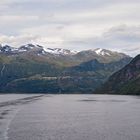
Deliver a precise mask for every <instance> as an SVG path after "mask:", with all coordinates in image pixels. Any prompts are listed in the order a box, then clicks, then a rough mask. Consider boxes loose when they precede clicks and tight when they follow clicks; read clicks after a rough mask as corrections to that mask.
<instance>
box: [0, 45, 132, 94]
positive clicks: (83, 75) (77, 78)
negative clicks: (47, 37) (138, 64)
mask: <svg viewBox="0 0 140 140" xmlns="http://www.w3.org/2000/svg"><path fill="white" fill-rule="evenodd" d="M131 59H132V58H131V57H129V56H128V55H126V54H123V53H118V52H113V51H110V50H106V49H100V48H97V49H94V50H85V51H80V52H76V51H71V50H68V49H62V48H45V47H43V46H40V45H34V44H27V45H22V46H20V47H19V48H14V47H11V46H8V45H4V46H3V45H0V79H1V80H0V92H22V93H24V92H29V93H77V92H80V93H89V92H93V91H94V90H95V89H96V88H98V87H100V86H101V85H102V84H103V83H104V82H105V81H106V80H107V79H108V77H109V76H110V75H112V74H113V73H114V72H116V71H118V70H120V69H121V68H123V67H124V66H125V65H127V64H128V63H129V62H130V61H131Z"/></svg>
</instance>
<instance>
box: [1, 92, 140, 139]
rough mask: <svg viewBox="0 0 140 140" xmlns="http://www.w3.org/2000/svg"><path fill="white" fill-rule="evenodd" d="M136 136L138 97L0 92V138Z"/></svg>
mask: <svg viewBox="0 0 140 140" xmlns="http://www.w3.org/2000/svg"><path fill="white" fill-rule="evenodd" d="M5 139H7V140H140V97H139V96H120V95H27V94H26V95H23V94H22V95H0V140H5Z"/></svg>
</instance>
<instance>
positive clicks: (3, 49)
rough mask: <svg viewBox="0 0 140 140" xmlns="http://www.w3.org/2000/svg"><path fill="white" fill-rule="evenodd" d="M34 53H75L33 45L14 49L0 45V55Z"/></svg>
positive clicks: (73, 52) (74, 52)
mask: <svg viewBox="0 0 140 140" xmlns="http://www.w3.org/2000/svg"><path fill="white" fill-rule="evenodd" d="M31 51H34V52H35V51H36V52H38V54H42V55H44V54H48V53H49V54H53V55H75V54H76V53H77V52H76V51H71V50H68V49H62V48H45V47H43V46H40V45H34V44H26V45H22V46H20V47H19V48H14V47H11V46H8V45H0V52H1V53H7V54H11V53H12V54H15V53H16V54H17V53H25V52H31Z"/></svg>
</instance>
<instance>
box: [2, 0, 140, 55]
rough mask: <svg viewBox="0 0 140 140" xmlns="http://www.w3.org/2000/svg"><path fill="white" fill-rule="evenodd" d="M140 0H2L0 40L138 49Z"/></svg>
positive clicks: (135, 51)
mask: <svg viewBox="0 0 140 140" xmlns="http://www.w3.org/2000/svg"><path fill="white" fill-rule="evenodd" d="M139 7H140V1H139V0H133V1H132V0H117V1H114V0H86V1H85V0H24V1H19V0H1V1H0V21H1V22H0V31H1V32H0V43H3V44H10V45H12V46H20V45H22V44H26V43H38V44H41V45H44V46H46V47H62V48H69V49H75V50H82V49H92V48H93V49H94V48H97V47H101V48H106V49H112V50H117V51H122V52H125V53H128V54H130V55H132V56H134V55H136V54H138V53H140V14H139V12H140V8H139Z"/></svg>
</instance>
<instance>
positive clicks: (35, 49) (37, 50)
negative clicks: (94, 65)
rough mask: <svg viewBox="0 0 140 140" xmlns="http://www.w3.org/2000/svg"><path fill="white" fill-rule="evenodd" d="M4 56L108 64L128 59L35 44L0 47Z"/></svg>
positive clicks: (107, 52) (111, 53)
mask: <svg viewBox="0 0 140 140" xmlns="http://www.w3.org/2000/svg"><path fill="white" fill-rule="evenodd" d="M2 53H3V54H6V55H20V54H28V53H30V54H31V53H32V54H35V55H38V56H46V57H47V56H48V57H50V56H52V57H53V56H54V57H61V56H62V57H64V56H66V57H65V59H69V60H70V59H72V62H73V60H78V61H79V62H81V61H85V62H86V61H87V60H88V61H89V60H92V59H98V60H101V61H103V62H104V60H105V61H107V62H110V61H112V60H113V61H114V60H119V59H122V58H125V57H129V56H127V55H125V54H123V53H118V52H114V51H110V50H106V49H101V48H97V49H91V50H84V51H80V52H77V51H73V50H68V49H62V48H46V47H43V46H40V45H36V44H26V45H22V46H20V47H18V48H14V47H11V46H9V45H0V54H2ZM70 57H71V58H70Z"/></svg>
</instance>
